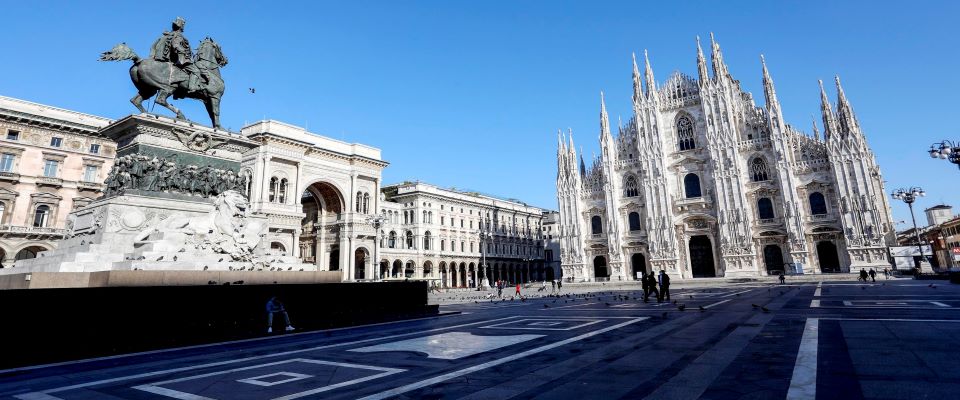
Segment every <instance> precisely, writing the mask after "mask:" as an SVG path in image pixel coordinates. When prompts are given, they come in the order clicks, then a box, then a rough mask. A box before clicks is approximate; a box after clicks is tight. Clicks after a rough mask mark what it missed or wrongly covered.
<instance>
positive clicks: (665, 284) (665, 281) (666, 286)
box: [660, 269, 670, 301]
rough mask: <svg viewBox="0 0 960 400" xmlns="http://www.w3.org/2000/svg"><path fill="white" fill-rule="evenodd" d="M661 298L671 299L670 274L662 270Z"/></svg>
mask: <svg viewBox="0 0 960 400" xmlns="http://www.w3.org/2000/svg"><path fill="white" fill-rule="evenodd" d="M660 299H661V301H662V300H666V301H670V275H667V273H666V272H665V271H664V270H662V269H661V270H660Z"/></svg>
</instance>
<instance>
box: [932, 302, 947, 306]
mask: <svg viewBox="0 0 960 400" xmlns="http://www.w3.org/2000/svg"><path fill="white" fill-rule="evenodd" d="M930 304H933V305H937V306H940V307H950V306H948V305H946V304H943V303H941V302H939V301H931V302H930Z"/></svg>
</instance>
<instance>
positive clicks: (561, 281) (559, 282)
mask: <svg viewBox="0 0 960 400" xmlns="http://www.w3.org/2000/svg"><path fill="white" fill-rule="evenodd" d="M560 289H563V278H560V279H557V293H560Z"/></svg>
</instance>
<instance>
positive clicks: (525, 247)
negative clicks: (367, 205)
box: [378, 182, 555, 287]
mask: <svg viewBox="0 0 960 400" xmlns="http://www.w3.org/2000/svg"><path fill="white" fill-rule="evenodd" d="M383 195H384V201H382V202H381V203H380V212H381V213H382V214H383V215H385V216H386V217H387V219H386V221H385V222H384V224H383V226H382V227H381V232H380V248H379V250H378V251H379V253H378V258H379V259H380V277H381V278H383V279H407V278H410V279H429V280H435V281H438V284H439V285H440V286H442V287H476V286H477V285H478V284H482V281H483V280H486V283H487V284H493V283H494V282H495V281H497V280H505V281H507V282H530V281H534V280H544V279H553V277H554V275H555V274H554V272H555V271H553V270H551V269H550V268H548V267H549V266H548V265H545V264H544V262H543V255H544V248H543V234H542V232H541V227H542V225H543V215H544V214H543V210H541V209H540V208H537V207H532V206H529V205H527V204H524V203H521V202H519V201H516V200H504V199H499V198H495V197H491V196H486V195H483V194H480V193H475V192H465V191H458V190H453V189H443V188H440V187H437V186H434V185H430V184H427V183H423V182H404V183H400V184H396V185H389V186H384V187H383ZM483 260H486V268H483V267H482V265H484V264H483Z"/></svg>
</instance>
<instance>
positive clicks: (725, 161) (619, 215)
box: [557, 36, 895, 281]
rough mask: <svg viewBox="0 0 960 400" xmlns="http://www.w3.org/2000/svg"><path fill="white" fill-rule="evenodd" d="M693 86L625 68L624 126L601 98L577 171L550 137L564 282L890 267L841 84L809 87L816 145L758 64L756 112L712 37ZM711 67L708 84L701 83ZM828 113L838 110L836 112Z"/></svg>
mask: <svg viewBox="0 0 960 400" xmlns="http://www.w3.org/2000/svg"><path fill="white" fill-rule="evenodd" d="M711 50H712V51H711V53H712V54H711V60H710V63H709V65H708V62H707V60H706V57H705V56H704V53H703V51H702V50H701V48H700V43H699V39H698V42H697V71H698V78H693V77H690V76H686V75H682V74H680V73H674V74H673V75H672V76H671V77H670V78H669V79H668V80H667V81H666V83H664V84H663V85H662V86H659V87H658V85H657V82H656V80H655V78H654V74H653V69H652V68H651V67H650V62H649V59H647V58H646V53H645V54H644V58H645V60H644V61H645V68H644V72H643V74H642V75H641V72H640V69H639V68H638V66H637V62H636V59H635V58H634V62H633V89H634V90H633V112H634V115H633V117H632V118H631V119H630V120H629V121H628V122H627V123H626V124H621V125H620V126H619V129H618V132H617V136H614V135H613V134H612V133H611V125H610V121H609V117H608V115H607V111H606V105H605V104H604V99H603V95H602V93H601V104H600V148H601V154H600V155H599V156H597V157H595V158H594V159H593V160H591V162H589V163H587V162H585V161H584V159H583V155H582V154H580V155H579V158H578V154H577V153H576V151H575V149H574V142H573V135H572V133H571V134H570V136H569V137H567V138H565V137H563V134H562V133H561V134H560V135H559V137H558V142H559V143H558V151H557V168H558V173H557V198H558V201H559V207H560V220H561V223H560V224H561V227H560V236H561V240H560V241H561V258H562V268H563V275H564V278H565V279H570V280H575V281H583V280H586V281H592V280H601V281H602V280H607V279H614V280H618V279H634V278H635V277H636V276H637V273H639V272H641V271H646V272H650V271H656V270H664V271H666V272H667V273H668V274H670V275H671V276H674V277H677V278H691V277H713V276H727V277H737V276H759V275H766V274H769V273H778V272H779V271H783V270H786V271H787V272H788V273H789V272H797V270H798V269H802V271H803V272H804V273H822V272H849V271H859V269H860V268H862V267H867V268H869V267H874V268H883V267H888V266H889V263H888V261H887V246H888V245H890V244H892V243H893V241H894V235H895V232H894V226H893V223H892V218H891V214H890V208H889V204H888V203H887V199H886V196H885V192H884V187H883V179H882V177H881V174H880V168H879V166H878V165H877V162H876V159H875V157H874V154H873V152H872V151H871V149H870V148H869V146H868V145H867V141H866V137H865V136H864V133H863V131H862V130H861V127H860V124H859V122H858V121H857V118H856V116H855V114H854V112H853V108H852V106H851V105H850V102H849V101H848V100H847V98H846V96H845V94H844V92H843V88H842V87H841V86H840V80H839V78H837V79H836V88H837V89H836V90H837V103H836V106H834V104H832V103H831V102H830V101H829V100H828V98H827V95H826V92H825V91H824V88H823V84H822V82H821V85H820V97H821V117H822V124H823V131H824V133H823V136H822V137H821V135H820V133H819V129H818V127H817V122H816V121H814V124H813V132H812V134H806V133H803V132H801V131H800V130H798V129H796V128H795V127H793V126H791V125H789V124H787V123H786V122H785V121H784V120H783V113H782V109H781V106H780V103H779V100H778V99H777V93H776V90H775V88H774V83H773V79H772V78H771V76H770V73H769V71H768V70H767V66H766V64H765V63H764V61H763V58H762V57H761V65H762V79H763V88H764V104H763V106H758V105H756V104H755V102H754V99H753V96H752V94H750V93H747V92H744V91H743V90H742V89H741V87H740V82H739V81H738V80H736V79H734V78H733V76H732V75H731V74H730V72H729V70H728V69H727V66H726V64H725V63H724V61H723V55H722V53H721V50H720V46H719V44H717V43H716V42H715V41H714V40H713V37H712V36H711ZM708 70H709V71H711V72H712V74H710V72H708ZM834 107H836V111H835V110H834Z"/></svg>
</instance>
